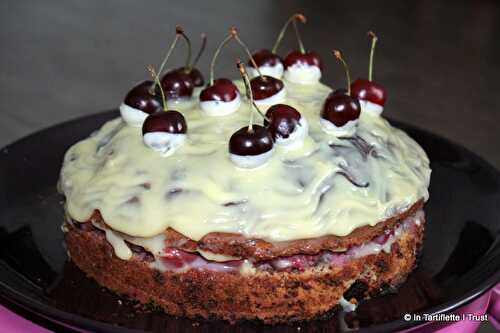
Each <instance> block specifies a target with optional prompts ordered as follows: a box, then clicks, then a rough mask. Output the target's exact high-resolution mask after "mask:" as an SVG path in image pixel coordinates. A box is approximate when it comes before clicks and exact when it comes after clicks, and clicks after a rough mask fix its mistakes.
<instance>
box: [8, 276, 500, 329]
mask: <svg viewBox="0 0 500 333" xmlns="http://www.w3.org/2000/svg"><path fill="white" fill-rule="evenodd" d="M455 313H473V314H476V315H481V314H485V313H487V314H488V319H489V321H490V322H491V323H492V325H493V326H494V327H495V328H496V329H497V330H499V331H500V283H499V284H497V285H496V286H495V287H494V288H493V289H491V291H489V292H487V293H485V294H484V295H482V296H481V297H479V298H477V299H476V300H474V301H473V302H471V303H469V304H467V305H465V306H463V307H462V308H460V309H458V310H456V311H455ZM480 324H481V322H479V321H470V320H463V321H459V322H454V323H445V322H430V323H425V324H423V325H422V326H419V327H414V328H411V329H409V330H406V331H405V332H411V333H430V332H433V333H437V332H439V333H452V332H461V333H468V332H475V331H476V330H477V329H478V327H479V325H480ZM0 332H24V333H50V332H51V331H50V330H48V329H46V328H43V327H41V326H39V325H37V324H35V323H32V322H31V321H29V320H28V319H26V318H23V317H22V316H20V315H18V314H16V313H15V312H13V311H11V310H9V309H8V308H6V307H5V306H3V305H0Z"/></svg>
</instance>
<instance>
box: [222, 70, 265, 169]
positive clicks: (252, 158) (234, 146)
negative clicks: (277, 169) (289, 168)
mask: <svg viewBox="0 0 500 333" xmlns="http://www.w3.org/2000/svg"><path fill="white" fill-rule="evenodd" d="M238 69H239V70H240V74H241V76H242V78H243V81H244V82H245V89H246V93H247V96H248V97H249V100H250V121H249V124H248V126H245V127H242V128H240V129H239V130H237V131H236V132H235V133H233V135H231V138H230V139H229V158H230V159H231V161H232V162H233V163H234V164H236V165H237V166H238V167H241V168H246V169H251V168H256V167H258V166H261V165H263V164H264V163H266V162H267V160H269V158H271V156H272V152H273V138H272V135H271V132H270V131H269V129H267V128H266V127H264V126H261V125H256V124H253V112H254V111H253V109H254V107H255V108H256V109H257V106H255V103H254V101H253V96H252V90H251V88H250V80H249V77H248V74H247V73H246V70H245V65H243V63H241V62H238ZM258 111H259V110H258ZM259 113H260V111H259Z"/></svg>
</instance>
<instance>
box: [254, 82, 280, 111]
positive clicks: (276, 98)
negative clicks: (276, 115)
mask: <svg viewBox="0 0 500 333" xmlns="http://www.w3.org/2000/svg"><path fill="white" fill-rule="evenodd" d="M285 98H286V89H285V87H283V89H281V90H280V91H278V92H277V93H276V94H274V95H272V96H269V97H267V98H263V99H256V100H255V104H257V106H259V107H269V106H271V105H274V104H279V103H283V101H284V100H285Z"/></svg>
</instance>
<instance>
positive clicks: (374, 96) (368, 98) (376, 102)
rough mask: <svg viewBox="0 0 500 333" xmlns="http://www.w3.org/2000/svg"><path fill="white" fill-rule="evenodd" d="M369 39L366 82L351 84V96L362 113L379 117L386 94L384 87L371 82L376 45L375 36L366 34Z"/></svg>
mask: <svg viewBox="0 0 500 333" xmlns="http://www.w3.org/2000/svg"><path fill="white" fill-rule="evenodd" d="M368 35H369V36H370V37H371V39H372V40H371V48H370V62H369V65H368V80H366V79H357V80H356V81H354V82H353V83H352V84H351V92H352V95H353V96H355V97H357V98H358V99H359V101H360V104H361V110H362V112H366V113H368V114H372V115H380V114H381V113H382V112H383V111H384V105H385V101H386V99H387V93H386V90H385V89H384V87H382V86H381V85H380V84H378V83H376V82H374V81H373V55H374V53H375V46H376V44H377V40H378V38H377V36H376V35H375V34H374V33H373V32H372V31H370V32H368Z"/></svg>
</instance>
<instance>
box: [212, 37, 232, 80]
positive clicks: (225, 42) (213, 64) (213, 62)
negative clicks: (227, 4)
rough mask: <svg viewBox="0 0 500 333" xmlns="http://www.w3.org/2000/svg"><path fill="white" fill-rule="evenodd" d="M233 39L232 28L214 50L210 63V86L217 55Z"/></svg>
mask: <svg viewBox="0 0 500 333" xmlns="http://www.w3.org/2000/svg"><path fill="white" fill-rule="evenodd" d="M233 38H234V34H233V28H231V31H230V33H229V35H227V37H226V38H224V40H223V41H222V42H221V43H220V44H219V46H218V47H217V49H216V50H215V53H214V56H213V57H212V62H211V63H210V85H213V84H214V68H215V61H216V60H217V57H218V56H219V53H220V51H221V50H222V48H223V47H224V46H225V45H226V44H227V43H228V42H229V41H230V40H231V39H233Z"/></svg>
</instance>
